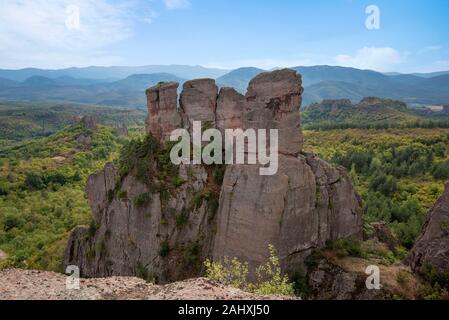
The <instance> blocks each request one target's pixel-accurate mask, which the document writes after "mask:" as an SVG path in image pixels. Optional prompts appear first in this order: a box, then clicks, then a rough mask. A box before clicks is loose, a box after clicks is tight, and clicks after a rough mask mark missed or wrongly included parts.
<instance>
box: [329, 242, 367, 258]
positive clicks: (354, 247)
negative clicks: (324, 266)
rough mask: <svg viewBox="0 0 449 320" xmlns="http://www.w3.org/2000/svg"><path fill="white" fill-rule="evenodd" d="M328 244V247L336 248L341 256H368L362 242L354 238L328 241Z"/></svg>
mask: <svg viewBox="0 0 449 320" xmlns="http://www.w3.org/2000/svg"><path fill="white" fill-rule="evenodd" d="M326 246H327V248H328V249H331V250H335V251H336V253H337V255H338V256H340V257H346V256H350V257H357V258H364V257H366V252H364V251H363V249H362V242H361V241H359V240H357V239H354V238H348V239H339V240H335V241H327V242H326Z"/></svg>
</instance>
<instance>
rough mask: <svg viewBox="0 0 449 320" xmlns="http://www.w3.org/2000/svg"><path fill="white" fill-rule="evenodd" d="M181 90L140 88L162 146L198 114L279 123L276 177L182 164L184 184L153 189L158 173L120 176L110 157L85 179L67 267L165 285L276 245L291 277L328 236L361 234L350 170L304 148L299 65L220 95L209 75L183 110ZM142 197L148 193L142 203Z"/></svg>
mask: <svg viewBox="0 0 449 320" xmlns="http://www.w3.org/2000/svg"><path fill="white" fill-rule="evenodd" d="M176 88H177V84H174V83H169V84H159V85H157V86H155V87H153V88H150V89H148V90H147V97H148V114H149V116H148V120H147V132H148V133H151V134H152V135H153V136H154V137H156V138H157V139H158V140H159V142H160V143H163V142H164V141H166V140H167V138H168V136H169V134H170V132H171V130H173V129H176V128H179V127H181V125H182V127H184V128H187V129H189V128H190V125H191V123H192V122H193V121H202V122H203V123H204V122H207V123H208V124H209V126H211V127H214V128H217V129H219V130H221V131H223V130H224V129H231V128H242V129H278V133H279V158H278V164H279V167H278V171H277V173H276V174H274V175H272V176H262V175H260V172H259V167H260V166H259V165H245V164H239V165H228V166H226V167H225V166H223V165H222V166H219V165H214V166H207V167H206V166H202V165H196V166H193V165H190V166H188V165H181V166H179V167H177V169H176V170H177V172H178V176H179V179H178V180H179V181H181V182H182V183H177V184H176V187H175V188H165V189H164V188H162V190H161V188H159V189H158V188H154V187H151V186H152V185H154V184H157V183H160V182H161V181H159V180H158V179H160V178H158V177H156V176H155V177H149V178H148V179H149V180H150V182H151V183H142V181H141V179H140V180H139V176H136V175H133V174H128V175H126V176H125V177H118V174H117V172H116V171H117V170H116V169H115V168H114V167H113V166H112V165H110V164H109V165H107V166H106V167H105V169H104V170H103V171H101V172H99V173H97V174H94V175H92V176H91V177H90V178H89V180H88V184H87V188H86V192H87V196H88V200H89V203H90V205H91V208H92V214H93V225H92V226H91V227H90V228H86V227H80V228H78V229H75V230H74V232H73V233H72V236H71V238H70V241H69V243H68V246H67V250H66V256H65V261H64V263H65V265H70V264H72V265H78V266H80V267H81V273H82V275H84V276H89V277H101V276H111V275H139V276H141V277H142V276H143V277H148V278H153V279H156V280H158V281H159V282H169V281H175V280H179V279H184V278H188V277H194V276H198V275H200V274H201V272H202V262H203V261H204V259H205V258H207V257H212V258H213V259H215V260H220V259H223V258H224V257H225V256H228V257H237V258H239V259H241V260H243V261H247V262H248V263H249V265H250V269H251V270H254V268H255V267H256V266H257V265H260V264H262V263H264V262H265V261H266V259H267V258H268V256H269V250H268V246H269V244H272V245H274V246H275V247H276V249H277V252H278V254H279V256H280V261H281V266H282V268H283V270H284V271H286V272H289V273H293V272H294V271H295V269H296V268H297V267H298V266H299V265H301V264H302V263H303V262H304V259H305V258H306V257H307V256H308V255H309V254H310V253H311V252H312V251H313V250H314V249H319V248H322V247H323V246H324V245H325V242H326V241H327V240H335V239H339V238H345V237H349V236H357V237H358V236H361V223H362V220H361V215H362V210H361V206H360V200H359V197H358V195H357V194H356V192H355V190H354V188H353V187H352V185H351V183H350V179H349V178H348V176H347V174H346V171H345V170H344V169H342V168H335V167H332V166H331V165H329V164H327V163H326V162H324V161H322V160H319V159H318V158H317V157H316V156H315V155H313V154H308V153H305V152H303V151H302V142H303V138H302V132H301V129H300V115H299V108H300V104H301V94H302V91H303V89H302V86H301V78H300V77H299V76H298V75H297V74H296V72H294V71H293V70H289V69H285V70H277V71H273V72H269V73H262V74H260V75H258V76H257V77H255V78H254V79H253V80H252V81H251V82H250V84H249V87H248V92H247V94H246V95H245V96H243V95H241V94H239V93H237V92H236V91H235V90H233V89H230V88H222V89H221V90H220V92H219V93H218V92H217V86H216V85H215V83H214V81H213V80H210V79H200V80H193V81H188V82H186V83H185V84H184V88H183V92H182V94H181V97H180V103H179V108H177V92H176ZM267 136H269V134H268V135H267ZM118 180H120V181H121V183H120V185H119V188H118V187H117V181H118ZM167 190H170V192H166V191H167ZM167 193H168V194H167ZM140 195H147V198H149V199H150V200H148V201H146V202H145V203H143V204H142V203H140V205H137V203H136V201H135V199H139V198H141V197H140Z"/></svg>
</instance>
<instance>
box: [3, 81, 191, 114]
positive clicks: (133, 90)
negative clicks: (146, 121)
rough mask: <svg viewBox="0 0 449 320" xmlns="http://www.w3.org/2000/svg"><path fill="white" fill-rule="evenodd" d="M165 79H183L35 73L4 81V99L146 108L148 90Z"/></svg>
mask: <svg viewBox="0 0 449 320" xmlns="http://www.w3.org/2000/svg"><path fill="white" fill-rule="evenodd" d="M161 81H177V82H180V83H181V84H182V83H183V82H184V81H185V80H184V79H182V78H179V77H177V76H174V75H172V74H168V73H155V74H136V75H131V76H129V77H127V78H125V79H122V80H118V81H114V82H100V81H98V80H93V79H75V78H71V77H68V76H62V77H59V78H55V79H52V78H47V77H43V76H32V77H30V78H28V79H26V80H25V81H23V82H16V81H12V80H7V81H5V83H2V82H1V81H0V98H2V99H8V100H26V101H36V100H51V101H67V102H76V103H84V104H99V105H108V106H116V107H123V108H145V107H146V97H145V89H147V88H149V87H151V86H154V85H156V84H157V83H159V82H161Z"/></svg>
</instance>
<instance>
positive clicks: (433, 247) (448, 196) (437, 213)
mask: <svg viewBox="0 0 449 320" xmlns="http://www.w3.org/2000/svg"><path fill="white" fill-rule="evenodd" d="M410 265H411V267H412V269H413V271H415V272H420V271H423V268H425V267H429V266H431V267H432V268H433V269H434V270H435V271H436V272H438V273H448V272H449V184H446V186H445V191H444V194H443V195H442V196H441V198H440V199H439V200H438V201H437V203H436V204H435V206H434V207H433V208H432V209H431V210H430V211H429V213H428V214H427V220H426V223H425V224H424V227H423V231H422V234H421V236H420V237H419V238H418V240H417V241H416V242H415V245H414V246H413V248H412V250H411V252H410Z"/></svg>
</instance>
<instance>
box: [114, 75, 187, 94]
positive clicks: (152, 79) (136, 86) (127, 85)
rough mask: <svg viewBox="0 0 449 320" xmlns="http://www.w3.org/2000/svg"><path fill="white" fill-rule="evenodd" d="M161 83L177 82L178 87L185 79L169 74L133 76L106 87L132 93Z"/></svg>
mask: <svg viewBox="0 0 449 320" xmlns="http://www.w3.org/2000/svg"><path fill="white" fill-rule="evenodd" d="M162 81H166V82H168V81H174V82H179V83H180V85H181V84H182V83H183V82H185V81H186V80H185V79H182V78H179V77H177V76H174V75H172V74H169V73H154V74H134V75H131V76H129V77H127V78H125V79H123V80H119V81H115V82H112V83H110V84H107V85H106V86H108V87H110V88H112V89H119V90H123V89H129V90H134V91H140V92H144V91H145V90H146V89H148V88H149V87H150V86H152V85H156V84H157V83H159V82H162Z"/></svg>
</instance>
